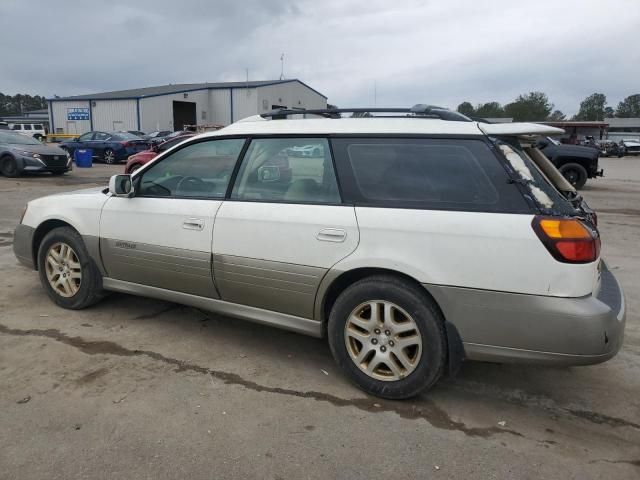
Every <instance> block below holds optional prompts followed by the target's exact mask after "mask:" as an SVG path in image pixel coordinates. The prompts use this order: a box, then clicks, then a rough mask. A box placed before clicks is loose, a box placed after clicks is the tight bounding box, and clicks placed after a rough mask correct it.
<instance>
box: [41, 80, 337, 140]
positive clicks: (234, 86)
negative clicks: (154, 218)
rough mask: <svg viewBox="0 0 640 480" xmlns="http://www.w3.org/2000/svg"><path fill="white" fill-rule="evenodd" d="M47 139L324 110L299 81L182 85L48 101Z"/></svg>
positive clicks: (317, 95) (317, 96)
mask: <svg viewBox="0 0 640 480" xmlns="http://www.w3.org/2000/svg"><path fill="white" fill-rule="evenodd" d="M48 102H49V126H50V131H51V132H53V133H72V134H73V133H75V134H82V133H84V132H88V131H91V130H102V131H115V130H140V131H144V132H151V131H154V130H182V128H183V126H184V125H205V124H218V125H228V124H230V123H233V122H234V121H236V120H240V119H241V118H245V117H248V116H251V115H256V114H259V113H263V112H266V111H268V110H271V109H274V108H279V107H286V108H291V109H301V110H304V109H312V108H326V106H327V97H325V96H324V95H322V94H321V93H319V92H318V91H316V90H314V89H313V88H311V87H309V86H308V85H306V84H305V83H303V82H301V81H300V80H297V79H293V80H265V81H251V82H226V83H183V84H178V85H163V86H159V87H147V88H138V89H132V90H121V91H118V92H105V93H95V94H90V95H78V96H73V97H64V98H52V99H49V100H48Z"/></svg>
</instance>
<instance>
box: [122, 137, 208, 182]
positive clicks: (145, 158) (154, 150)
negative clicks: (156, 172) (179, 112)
mask: <svg viewBox="0 0 640 480" xmlns="http://www.w3.org/2000/svg"><path fill="white" fill-rule="evenodd" d="M194 135H195V134H194V133H185V134H183V135H180V136H179V137H175V138H172V139H171V140H167V141H166V142H163V143H161V144H159V145H152V146H151V148H150V149H149V150H144V151H143V152H139V153H136V154H134V155H131V156H130V157H129V160H127V165H126V166H125V167H124V173H133V172H135V171H136V170H137V169H139V168H140V167H142V166H143V165H146V164H147V163H149V162H150V161H151V160H153V159H154V158H156V157H157V156H158V155H159V154H160V153H162V152H164V151H165V150H169V149H170V148H171V147H173V146H174V145H177V144H179V143H180V142H182V141H183V140H186V139H187V138H189V137H193V136H194Z"/></svg>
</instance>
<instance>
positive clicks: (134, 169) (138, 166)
mask: <svg viewBox="0 0 640 480" xmlns="http://www.w3.org/2000/svg"><path fill="white" fill-rule="evenodd" d="M140 167H142V164H141V163H134V164H133V165H131V168H129V173H133V172H135V171H136V170H138V169H139V168H140Z"/></svg>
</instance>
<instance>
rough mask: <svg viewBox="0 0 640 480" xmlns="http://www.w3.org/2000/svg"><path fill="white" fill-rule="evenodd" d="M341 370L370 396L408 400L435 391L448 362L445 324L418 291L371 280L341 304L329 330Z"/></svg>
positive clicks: (380, 279) (405, 285)
mask: <svg viewBox="0 0 640 480" xmlns="http://www.w3.org/2000/svg"><path fill="white" fill-rule="evenodd" d="M328 336H329V346H330V347H331V352H332V354H333V357H334V358H335V360H336V362H337V363H338V365H339V366H340V367H341V368H342V370H343V371H344V372H345V373H346V374H347V376H348V377H349V378H350V379H351V380H352V381H353V382H354V383H356V384H357V385H358V386H359V387H360V388H362V389H363V390H364V391H366V392H367V393H370V394H373V395H376V396H379V397H383V398H389V399H402V398H409V397H413V396H415V395H417V394H418V393H420V392H422V391H424V390H427V389H429V388H430V387H432V386H433V385H434V384H435V383H436V382H437V381H438V380H439V379H440V377H441V376H442V374H443V371H444V366H445V359H446V352H447V350H446V339H445V333H444V320H443V318H442V315H441V314H440V312H439V310H438V308H437V306H436V305H435V303H434V302H433V300H431V298H429V296H428V294H427V293H426V292H425V291H424V290H422V289H421V288H420V287H419V286H417V285H414V284H412V283H410V282H407V281H404V280H402V279H398V278H395V277H392V276H384V275H380V276H372V277H368V278H365V279H363V280H360V281H358V282H356V283H354V284H353V285H351V286H350V287H348V288H347V289H346V290H345V291H344V292H342V294H340V296H339V297H338V299H337V300H336V302H335V304H334V305H333V308H332V309H331V314H330V316H329V325H328Z"/></svg>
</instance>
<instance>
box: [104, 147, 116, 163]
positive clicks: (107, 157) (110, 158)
mask: <svg viewBox="0 0 640 480" xmlns="http://www.w3.org/2000/svg"><path fill="white" fill-rule="evenodd" d="M102 158H103V160H104V163H108V164H109V165H111V164H114V163H116V152H114V151H113V150H112V149H110V148H107V149H106V150H105V151H104V155H103V157H102Z"/></svg>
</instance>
